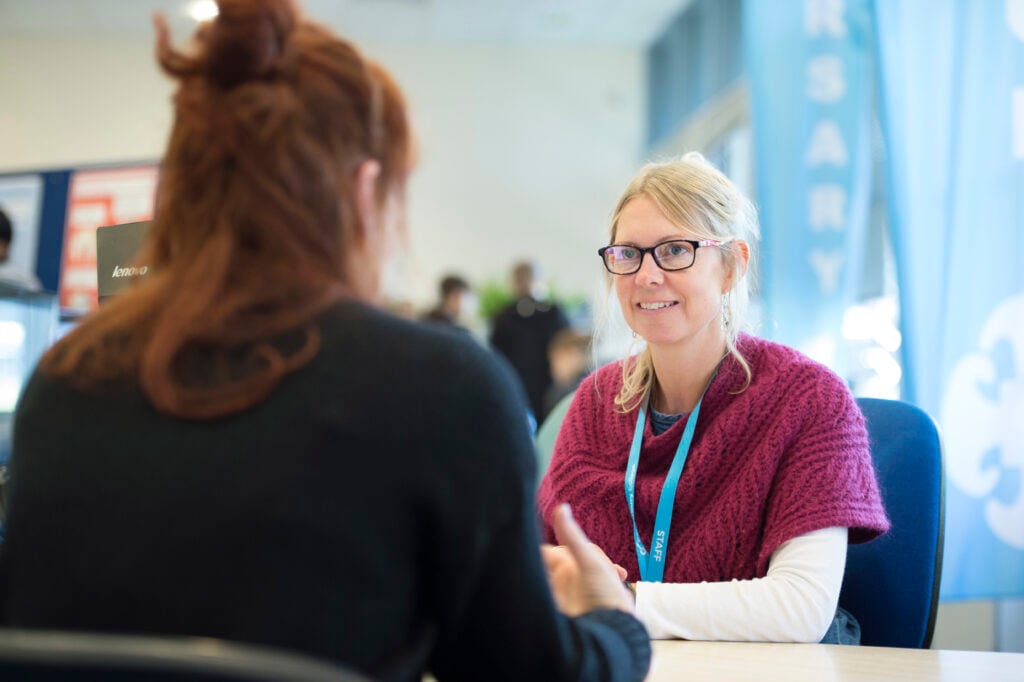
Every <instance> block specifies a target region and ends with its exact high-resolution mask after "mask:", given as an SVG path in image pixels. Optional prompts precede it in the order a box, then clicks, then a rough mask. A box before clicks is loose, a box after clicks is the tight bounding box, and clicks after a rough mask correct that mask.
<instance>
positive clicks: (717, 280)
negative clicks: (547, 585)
mask: <svg viewBox="0 0 1024 682" xmlns="http://www.w3.org/2000/svg"><path fill="white" fill-rule="evenodd" d="M757 236H758V228H757V222H756V215H755V212H754V209H753V206H752V205H751V203H750V202H749V201H748V200H747V199H746V198H745V197H744V196H743V195H742V194H741V193H740V192H739V191H738V190H737V189H736V187H735V186H734V185H733V184H732V183H731V182H730V181H729V180H728V179H727V178H726V177H725V176H724V175H723V174H722V173H721V172H719V171H718V170H717V169H715V168H714V167H713V166H711V165H710V164H709V163H707V162H706V161H705V160H704V159H703V157H701V156H700V155H698V154H688V155H686V156H685V157H683V158H681V159H679V160H675V161H670V162H667V163H658V164H651V165H648V166H646V167H645V168H643V169H642V170H641V171H640V173H639V174H638V175H637V177H636V178H635V179H634V180H633V182H632V183H631V184H630V185H629V187H628V188H627V189H626V191H625V193H624V194H623V196H622V198H621V199H620V200H619V203H618V205H617V207H616V210H615V213H614V216H613V218H612V223H611V235H610V242H609V245H608V246H606V247H604V248H602V249H600V251H599V253H600V256H601V258H602V260H603V263H604V266H605V267H606V269H607V270H608V272H609V276H610V278H611V280H612V285H613V286H614V289H615V293H616V295H617V298H618V302H619V305H620V306H621V308H622V312H623V315H624V317H625V320H626V322H627V323H628V324H629V326H630V327H631V328H632V329H633V331H634V333H635V334H636V335H637V336H638V337H640V338H641V339H642V341H643V342H644V346H645V347H644V349H643V350H642V352H640V353H639V354H638V355H635V356H632V357H629V358H626V359H624V360H622V361H618V362H614V363H612V364H610V365H607V366H605V367H603V368H601V369H599V370H598V371H597V372H595V373H594V374H593V375H591V376H590V377H588V378H587V379H586V380H585V381H584V382H583V383H582V384H581V386H580V387H579V389H578V390H577V392H576V397H575V399H574V401H573V404H572V406H571V407H570V409H569V412H568V414H567V415H566V419H565V421H564V423H563V426H562V429H561V432H560V433H559V436H558V439H557V442H556V444H555V451H554V454H553V457H552V462H551V466H550V468H549V470H548V472H547V474H546V476H545V478H544V480H543V482H542V484H541V487H540V491H539V497H538V504H539V509H540V512H541V516H542V518H543V520H544V522H545V530H546V534H547V536H548V539H549V540H553V539H554V536H553V533H552V526H551V521H552V513H553V511H554V510H555V508H556V507H557V505H558V504H559V503H562V502H569V503H571V504H572V506H573V509H574V511H575V514H576V518H577V519H578V521H579V523H580V524H581V526H582V527H583V529H584V530H585V532H586V533H587V534H588V535H589V537H590V538H591V540H592V541H593V542H595V543H596V544H598V545H599V546H600V547H601V548H602V549H603V550H604V551H605V552H606V553H607V554H608V556H609V557H610V558H611V559H612V561H614V562H616V563H617V564H619V565H621V566H622V567H623V568H625V569H626V571H627V573H628V578H627V580H628V581H629V582H630V583H631V585H632V586H633V588H634V590H635V596H636V608H637V614H638V616H639V617H640V619H641V620H642V621H643V622H644V623H645V625H647V627H648V629H649V631H650V632H651V634H652V636H654V637H662V638H684V639H701V640H739V641H744V640H745V641H779V642H816V641H819V640H822V638H823V637H826V635H828V637H829V639H828V640H827V641H844V642H847V641H855V640H856V639H857V638H858V636H859V629H858V628H857V626H856V623H855V621H853V620H851V619H850V618H849V614H846V613H839V612H837V605H838V599H839V589H840V586H841V584H842V577H843V568H844V564H845V559H846V545H847V542H866V541H868V540H870V539H872V538H874V537H876V536H878V535H880V534H881V533H884V532H885V531H886V530H887V529H888V526H889V522H888V519H887V517H886V515H885V511H884V509H883V508H882V504H881V500H880V497H879V493H878V486H877V483H876V480H875V475H874V470H873V468H872V464H871V458H870V455H869V452H868V438H867V434H866V431H865V426H864V419H863V416H862V415H861V413H860V411H859V410H858V408H857V404H856V402H855V401H854V399H853V396H852V395H851V394H850V392H849V390H848V389H847V387H846V386H845V384H844V383H843V381H842V380H841V379H840V378H839V377H838V376H836V375H835V374H834V373H833V372H831V371H830V370H829V369H827V368H826V367H824V366H822V365H820V364H818V363H816V362H813V361H812V360H810V359H808V358H807V357H804V356H803V355H801V354H800V353H798V352H796V351H795V350H792V349H790V348H787V347H785V346H781V345H779V344H776V343H772V342H770V341H767V340H764V339H759V338H756V337H754V336H752V335H749V334H747V333H744V332H742V331H741V330H742V329H743V327H744V316H745V311H746V307H747V302H748V299H749V291H750V282H751V279H752V278H751V275H750V270H751V265H752V264H753V260H754V249H755V245H756V241H757ZM854 615H855V614H854Z"/></svg>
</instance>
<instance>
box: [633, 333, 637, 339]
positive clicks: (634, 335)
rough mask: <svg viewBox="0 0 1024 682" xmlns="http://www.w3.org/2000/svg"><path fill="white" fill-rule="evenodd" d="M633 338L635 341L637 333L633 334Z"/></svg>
mask: <svg viewBox="0 0 1024 682" xmlns="http://www.w3.org/2000/svg"><path fill="white" fill-rule="evenodd" d="M633 338H634V339H635V338H636V332H635V331H634V332H633Z"/></svg>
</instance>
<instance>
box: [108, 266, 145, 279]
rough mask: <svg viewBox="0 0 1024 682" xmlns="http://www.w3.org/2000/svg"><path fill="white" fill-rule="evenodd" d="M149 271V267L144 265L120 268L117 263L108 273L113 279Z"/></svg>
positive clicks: (135, 275)
mask: <svg viewBox="0 0 1024 682" xmlns="http://www.w3.org/2000/svg"><path fill="white" fill-rule="evenodd" d="M148 271H149V268H148V267H147V266H145V265H143V266H141V267H137V268H135V267H132V268H122V267H119V266H117V265H115V266H114V273H113V274H112V275H110V276H111V277H112V278H114V279H119V278H121V277H141V276H142V275H145V274H146V273H147V272H148Z"/></svg>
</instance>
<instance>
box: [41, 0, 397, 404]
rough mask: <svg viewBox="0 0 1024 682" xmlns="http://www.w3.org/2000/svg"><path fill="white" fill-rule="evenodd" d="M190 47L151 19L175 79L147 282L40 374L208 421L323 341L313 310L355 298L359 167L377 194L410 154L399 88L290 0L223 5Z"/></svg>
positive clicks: (83, 328) (255, 396)
mask: <svg viewBox="0 0 1024 682" xmlns="http://www.w3.org/2000/svg"><path fill="white" fill-rule="evenodd" d="M218 4H219V14H218V16H217V18H216V19H215V20H213V21H211V22H209V23H207V24H204V25H202V26H201V27H200V28H199V29H198V30H197V32H196V34H195V41H194V45H193V46H192V50H191V51H190V53H184V52H179V51H177V50H175V49H174V48H173V47H172V46H171V44H170V36H169V34H168V30H167V27H166V24H165V23H164V22H163V21H162V20H161V19H158V20H157V32H158V39H157V50H156V52H157V60H158V62H159V64H160V65H161V67H162V68H163V70H164V71H165V72H166V73H167V74H168V75H169V76H171V77H172V78H175V79H176V80H177V81H178V88H177V92H176V94H175V97H174V114H175V115H174V124H173V127H172V131H171V135H170V139H169V142H168V145H167V149H166V153H165V155H164V158H163V161H162V164H161V172H160V183H159V188H158V192H157V201H156V207H155V211H154V219H153V224H152V227H151V229H150V232H149V235H148V238H147V242H146V243H145V245H144V246H143V249H142V254H141V257H140V259H141V261H142V262H145V263H146V264H147V265H149V267H150V273H151V274H150V276H149V277H148V278H147V279H145V280H143V281H142V282H140V283H139V284H138V285H137V286H135V287H134V288H133V289H131V290H130V291H129V292H127V293H124V294H122V295H121V296H120V297H119V298H115V299H113V300H112V301H110V302H109V303H108V304H106V305H105V306H104V307H103V308H102V309H101V310H99V311H96V312H95V313H93V314H92V315H91V316H89V317H88V318H86V320H84V321H83V323H82V324H81V325H80V326H79V327H78V328H77V329H75V330H74V331H73V332H72V333H71V334H69V335H68V336H66V337H65V338H64V339H62V341H61V342H59V343H58V344H57V345H56V346H55V347H54V348H53V349H52V350H51V351H50V352H49V353H48V354H47V355H46V356H45V357H44V359H43V363H42V367H43V370H44V371H46V372H47V373H49V374H50V375H53V376H59V377H63V378H65V379H66V380H67V381H69V382H70V383H72V384H73V385H76V386H77V387H79V388H81V389H83V390H88V389H92V388H97V387H99V386H101V385H104V384H106V383H108V382H111V381H119V380H125V379H127V380H130V381H131V380H137V381H138V383H139V386H140V387H141V389H142V391H143V392H144V394H145V395H146V397H147V398H148V400H149V401H150V402H151V403H152V404H153V406H154V407H155V408H156V409H157V410H159V411H161V412H163V413H166V414H171V415H175V416H180V417H186V418H194V419H203V418H214V417H219V416H224V415H228V414H233V413H236V412H239V411H241V410H244V409H247V408H249V407H251V406H253V405H255V404H257V403H259V402H261V401H262V400H263V399H264V398H265V397H266V396H267V395H269V393H270V392H271V391H272V390H273V388H274V387H275V386H276V385H277V383H278V382H279V381H280V380H281V379H282V378H283V377H284V376H285V375H287V374H288V373H290V372H292V371H294V370H295V369H297V368H299V367H302V366H304V365H305V364H307V363H308V362H309V361H310V360H311V359H312V358H313V357H314V356H315V355H316V353H317V352H318V350H319V347H320V341H319V335H318V333H317V330H316V328H315V326H314V325H313V324H312V319H313V317H314V316H315V315H316V314H317V313H319V312H320V311H322V310H323V309H324V308H326V307H327V306H329V305H330V304H332V303H334V302H336V301H338V300H340V299H341V298H343V297H345V296H349V295H353V293H354V283H355V281H357V277H355V276H354V275H353V273H351V272H348V271H347V260H346V258H345V251H346V249H345V247H346V245H347V244H349V243H350V240H352V239H353V238H354V236H355V230H357V229H358V225H357V222H356V221H357V220H359V216H358V215H357V213H356V211H355V208H354V207H355V194H354V193H355V185H354V183H355V177H356V172H357V170H358V168H359V166H360V164H362V163H363V162H364V161H367V160H371V159H373V160H376V161H377V162H379V164H380V167H381V171H380V175H379V179H378V186H377V198H378V200H379V201H380V202H381V204H383V203H384V202H385V201H386V200H387V199H388V198H389V197H392V196H398V195H400V193H401V192H402V191H403V189H404V186H405V179H406V177H407V174H408V172H409V170H410V167H411V163H412V150H411V140H410V132H409V125H408V121H407V117H406V110H405V104H404V102H403V98H402V95H401V92H400V91H399V89H398V87H397V86H396V84H395V83H394V81H393V80H392V79H391V77H390V76H389V75H388V74H387V73H386V72H385V71H384V70H383V69H382V68H380V67H379V66H378V65H377V64H375V63H373V62H371V61H369V60H367V59H365V58H364V57H363V56H362V55H361V54H360V53H359V52H358V50H357V49H356V48H355V47H354V46H352V45H351V44H350V43H348V42H346V41H344V40H341V39H339V38H338V37H337V36H335V35H334V34H332V33H331V32H330V31H329V30H327V29H326V28H324V27H321V26H319V25H317V24H315V23H313V22H310V21H308V20H306V19H304V18H303V17H302V16H301V15H300V14H299V11H298V8H297V7H296V5H295V4H294V2H292V1H291V0H219V3H218Z"/></svg>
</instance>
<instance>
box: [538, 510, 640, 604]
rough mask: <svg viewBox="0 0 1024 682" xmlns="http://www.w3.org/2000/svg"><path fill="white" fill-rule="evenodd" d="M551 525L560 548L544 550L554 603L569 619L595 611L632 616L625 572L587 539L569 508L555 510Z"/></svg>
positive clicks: (545, 547) (548, 547)
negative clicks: (624, 612) (604, 610)
mask: <svg viewBox="0 0 1024 682" xmlns="http://www.w3.org/2000/svg"><path fill="white" fill-rule="evenodd" d="M552 526H553V527H554V529H555V536H556V537H557V538H558V541H559V542H560V543H562V544H561V546H558V547H552V546H551V545H545V546H542V547H541V555H542V556H543V557H544V563H545V565H546V566H547V569H548V581H549V582H550V583H551V591H552V593H553V594H554V596H555V603H556V604H557V605H558V608H559V610H561V611H562V612H563V613H564V614H566V615H567V616H578V615H580V614H581V613H586V612H587V611H592V610H594V609H620V610H622V611H626V612H627V613H633V598H632V595H631V594H630V592H629V590H628V589H627V588H626V587H625V585H623V583H622V581H623V580H624V579H625V577H626V571H625V569H623V568H622V567H621V566H617V565H616V564H613V563H612V562H611V560H610V559H609V558H608V557H607V556H606V555H605V553H604V552H603V551H601V548H600V547H598V546H597V545H595V544H593V543H591V542H590V541H589V540H587V536H586V535H584V534H583V531H582V530H581V529H580V527H579V526H578V525H577V524H576V521H575V519H573V517H572V512H571V511H570V510H569V505H567V504H562V505H559V506H558V508H557V509H555V513H554V518H553V520H552Z"/></svg>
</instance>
